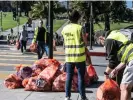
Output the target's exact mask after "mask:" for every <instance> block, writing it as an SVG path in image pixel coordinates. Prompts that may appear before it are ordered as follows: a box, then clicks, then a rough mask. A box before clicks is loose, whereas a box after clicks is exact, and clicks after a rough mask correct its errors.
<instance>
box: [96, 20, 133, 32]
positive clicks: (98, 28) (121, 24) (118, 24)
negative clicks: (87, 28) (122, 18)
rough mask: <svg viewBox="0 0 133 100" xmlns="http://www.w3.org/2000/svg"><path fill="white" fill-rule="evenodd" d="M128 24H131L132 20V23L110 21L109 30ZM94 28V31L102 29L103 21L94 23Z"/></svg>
mask: <svg viewBox="0 0 133 100" xmlns="http://www.w3.org/2000/svg"><path fill="white" fill-rule="evenodd" d="M130 25H133V22H132V23H128V22H125V23H113V24H112V23H111V24H110V29H111V30H115V29H121V28H124V27H127V26H130ZM94 30H95V31H98V30H104V23H99V25H98V24H94Z"/></svg>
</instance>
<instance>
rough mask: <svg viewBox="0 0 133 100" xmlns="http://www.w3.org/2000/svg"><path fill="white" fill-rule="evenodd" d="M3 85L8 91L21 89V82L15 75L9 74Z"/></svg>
mask: <svg viewBox="0 0 133 100" xmlns="http://www.w3.org/2000/svg"><path fill="white" fill-rule="evenodd" d="M4 85H5V86H6V87H7V88H8V89H16V88H21V87H22V80H21V79H20V78H19V77H17V76H16V75H15V74H10V75H9V76H8V77H7V78H6V79H5V80H4Z"/></svg>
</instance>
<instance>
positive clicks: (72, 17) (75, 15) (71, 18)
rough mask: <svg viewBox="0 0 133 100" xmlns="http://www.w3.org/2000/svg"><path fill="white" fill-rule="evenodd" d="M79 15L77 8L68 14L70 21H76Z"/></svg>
mask: <svg viewBox="0 0 133 100" xmlns="http://www.w3.org/2000/svg"><path fill="white" fill-rule="evenodd" d="M80 17H81V15H80V13H79V12H78V11H77V10H74V11H73V12H72V13H71V14H70V16H69V20H70V21H71V22H72V23H77V22H78V20H79V19H80Z"/></svg>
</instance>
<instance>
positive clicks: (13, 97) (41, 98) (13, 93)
mask: <svg viewBox="0 0 133 100" xmlns="http://www.w3.org/2000/svg"><path fill="white" fill-rule="evenodd" d="M93 48H95V49H93V50H92V51H94V52H98V51H99V50H101V51H103V48H102V47H95V46H94V47H93ZM56 52H58V53H61V52H64V49H63V48H62V47H57V51H56ZM56 52H55V53H54V58H57V60H58V59H59V61H60V59H61V60H62V61H64V57H65V55H62V54H56ZM60 55H61V56H60ZM102 81H103V77H100V76H99V80H98V83H96V84H93V85H91V86H90V87H88V88H86V95H87V97H88V98H89V100H96V90H97V87H98V86H99V85H100V84H101V82H102ZM0 96H1V100H64V98H65V92H33V91H24V89H11V90H10V89H7V88H6V87H5V86H3V80H0ZM71 99H72V100H80V95H79V93H72V97H71Z"/></svg>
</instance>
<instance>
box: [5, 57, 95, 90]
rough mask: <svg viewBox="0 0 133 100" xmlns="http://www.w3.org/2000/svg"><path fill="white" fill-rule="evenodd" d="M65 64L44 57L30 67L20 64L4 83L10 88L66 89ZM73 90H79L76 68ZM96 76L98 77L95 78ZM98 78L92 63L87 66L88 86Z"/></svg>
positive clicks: (86, 77) (86, 78) (86, 81)
mask: <svg viewBox="0 0 133 100" xmlns="http://www.w3.org/2000/svg"><path fill="white" fill-rule="evenodd" d="M64 67H65V64H61V63H60V62H58V61H57V60H56V59H48V58H42V59H40V60H37V61H35V63H34V64H33V65H32V66H30V67H28V66H23V65H19V66H17V67H16V73H14V74H11V75H9V76H8V77H7V78H6V79H5V81H4V85H5V86H6V87H7V88H9V89H15V88H24V90H25V91H58V92H59V91H65V82H66V72H65V71H64V70H63V69H64ZM74 72H75V73H74V76H73V80H72V89H71V91H75V92H76V91H78V76H77V71H76V68H75V71H74ZM93 78H96V79H93ZM97 79H98V77H97V74H96V72H95V69H94V68H93V66H92V65H90V66H88V67H87V70H86V73H85V84H86V86H88V85H90V84H92V81H93V82H96V80H97Z"/></svg>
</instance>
